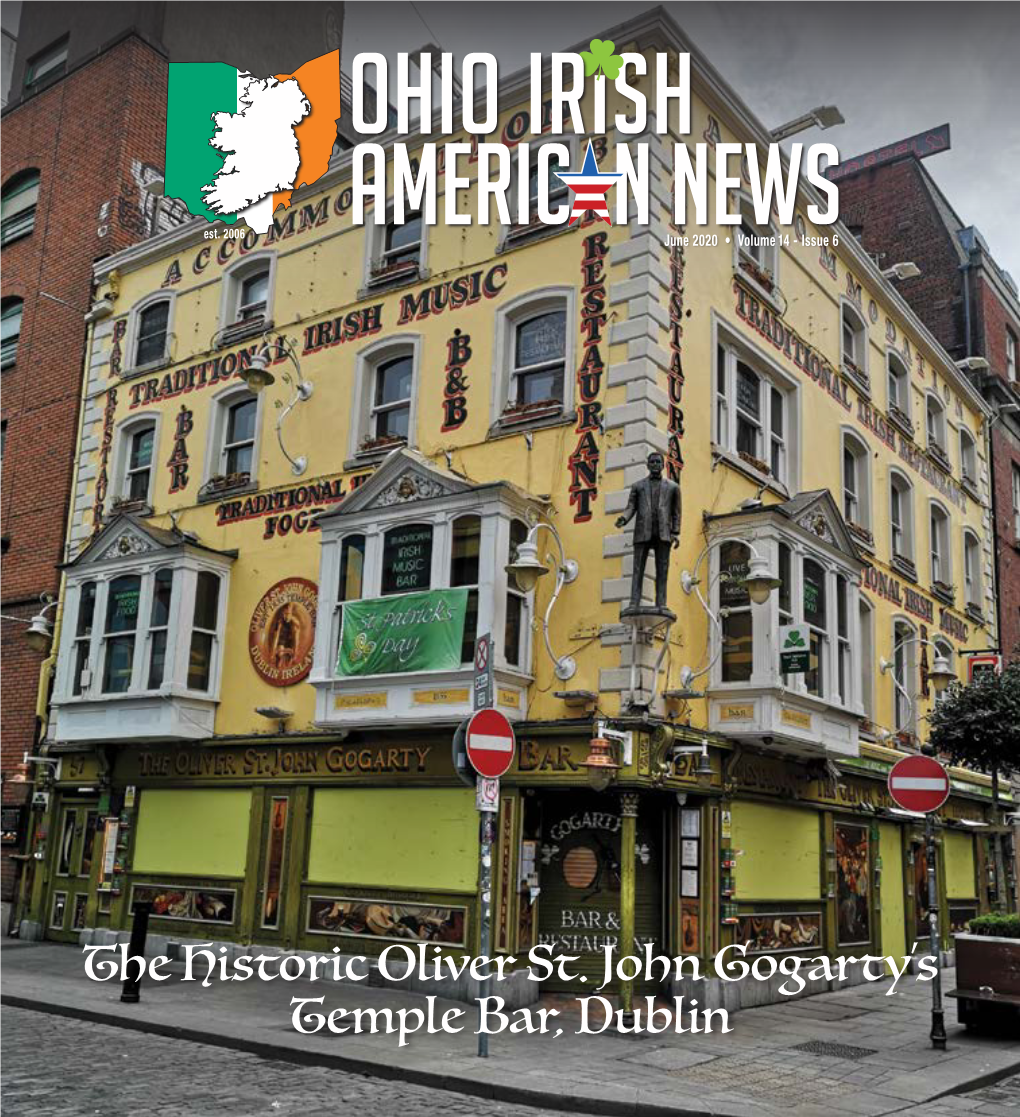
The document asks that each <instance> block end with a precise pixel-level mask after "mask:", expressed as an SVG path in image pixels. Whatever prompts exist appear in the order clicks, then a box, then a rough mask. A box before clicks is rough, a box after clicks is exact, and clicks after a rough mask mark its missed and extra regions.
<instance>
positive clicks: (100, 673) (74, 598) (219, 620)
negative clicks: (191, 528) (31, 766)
mask: <svg viewBox="0 0 1020 1117" xmlns="http://www.w3.org/2000/svg"><path fill="white" fill-rule="evenodd" d="M231 560H232V556H231V555H223V554H220V553H219V552H215V551H211V550H208V549H206V548H203V547H201V546H198V545H196V544H194V543H192V542H191V541H189V540H188V539H187V538H185V537H183V536H180V535H176V534H175V533H173V532H169V531H165V530H163V529H161V528H149V527H148V526H147V525H145V524H144V522H143V521H141V520H138V519H136V518H134V517H130V516H118V517H117V518H116V519H114V520H113V522H112V523H111V524H109V525H108V526H107V527H106V528H105V529H104V530H103V531H102V532H101V533H100V535H99V536H98V537H97V538H96V539H95V540H94V541H93V542H92V543H91V544H89V545H88V546H87V547H86V549H85V551H84V552H83V553H82V554H81V555H79V557H78V558H77V559H75V560H74V562H72V564H71V566H70V567H69V569H68V575H67V579H68V581H67V617H68V623H67V624H66V625H65V627H64V630H63V635H62V638H61V647H60V650H59V656H58V666H57V677H56V682H55V685H54V697H53V705H54V710H55V715H54V716H55V719H56V721H58V722H59V725H60V731H59V732H60V738H61V739H64V740H88V739H91V738H93V737H103V738H114V739H116V738H121V737H125V738H146V737H159V736H163V737H175V736H176V737H182V738H194V737H197V736H209V735H211V733H212V726H213V723H212V717H213V712H214V706H215V702H216V700H217V698H218V691H219V674H220V661H221V655H220V648H221V646H222V640H223V631H224V627H225V625H226V585H227V581H228V578H229V564H230V562H231ZM179 699H180V700H182V701H178V700H179ZM168 700H169V701H168ZM182 702H183V704H182ZM100 711H101V714H100Z"/></svg>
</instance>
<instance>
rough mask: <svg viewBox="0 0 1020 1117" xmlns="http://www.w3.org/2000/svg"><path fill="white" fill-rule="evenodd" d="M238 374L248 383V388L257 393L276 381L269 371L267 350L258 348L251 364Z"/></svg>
mask: <svg viewBox="0 0 1020 1117" xmlns="http://www.w3.org/2000/svg"><path fill="white" fill-rule="evenodd" d="M238 375H239V376H240V377H241V379H242V380H243V381H244V382H245V384H247V385H248V390H249V391H251V392H253V393H254V394H255V395H258V394H259V392H261V391H262V389H263V388H268V387H269V385H270V384H275V383H276V377H275V376H274V375H273V374H272V373H271V372H270V371H269V351H268V350H267V349H265V348H263V349H260V350H259V352H258V353H256V354H255V356H254V357H252V359H251V364H250V365H249V366H248V367H247V368H245V369H242V370H241V371H240V373H238Z"/></svg>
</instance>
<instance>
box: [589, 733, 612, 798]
mask: <svg viewBox="0 0 1020 1117" xmlns="http://www.w3.org/2000/svg"><path fill="white" fill-rule="evenodd" d="M584 766H585V768H586V769H587V770H588V786H589V787H590V788H591V789H592V791H605V790H606V788H607V787H608V786H609V785H610V784H611V783H612V782H613V779H614V778H615V776H616V773H617V772H618V771H619V770H620V764H619V763H618V762H617V759H616V752H615V750H614V748H613V742H612V741H610V740H609V739H608V738H607V737H602V736H598V737H592V739H591V745H590V746H589V749H588V755H587V756H586V757H585V758H584Z"/></svg>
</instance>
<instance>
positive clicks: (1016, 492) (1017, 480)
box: [1011, 462, 1020, 543]
mask: <svg viewBox="0 0 1020 1117" xmlns="http://www.w3.org/2000/svg"><path fill="white" fill-rule="evenodd" d="M1011 468H1012V474H1011V480H1012V489H1013V542H1014V543H1020V465H1017V464H1016V462H1013V463H1012V466H1011Z"/></svg>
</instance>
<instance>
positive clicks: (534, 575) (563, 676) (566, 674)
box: [506, 520, 579, 682]
mask: <svg viewBox="0 0 1020 1117" xmlns="http://www.w3.org/2000/svg"><path fill="white" fill-rule="evenodd" d="M542 528H544V529H545V530H546V531H548V532H549V533H550V534H551V535H552V537H553V539H555V540H556V546H557V547H558V548H559V552H560V561H559V562H558V563H555V559H554V558H553V556H552V555H547V556H546V560H545V562H544V563H543V562H542V561H541V560H540V559H539V557H538V544H537V543H536V542H535V540H536V538H537V536H538V532H539V530H541V529H542ZM550 563H555V570H556V587H555V589H554V590H553V594H552V597H551V598H550V599H549V604H548V606H547V607H546V610H545V616H544V617H543V619H542V635H543V637H544V638H545V650H546V651H547V652H548V653H549V658H550V659H551V660H552V661H553V664H554V665H555V666H554V670H555V672H556V678H557V679H560V680H562V681H563V682H566V681H567V679H572V678H573V677H574V673H575V672H576V671H577V664H576V663H575V662H574V659H573V657H572V656H569V655H564V656H558V655H557V654H556V653H555V652H554V651H553V650H552V645H551V644H550V643H549V617H550V615H551V614H552V611H553V606H554V605H555V604H556V599H557V598H558V597H559V594H560V590H561V589H563V586H564V585H565V584H568V583H570V582H573V581H574V580H575V579H576V578H577V574H578V570H579V567H578V565H577V563H576V562H575V561H574V560H573V559H568V558H567V556H566V552H565V551H564V550H563V542H562V540H561V539H560V536H559V532H557V530H556V529H555V528H554V527H553V526H552V524H550V523H546V522H545V521H544V520H542V521H540V522H539V523H537V524H535V526H534V527H533V528H532V529H531V530H530V531H529V532H528V534H527V537H526V538H525V539H524V541H523V542H522V543H520V544H519V545H518V547H517V557H516V558H515V559H514V561H513V562H511V563H508V564H507V567H506V572H507V573H508V574H509V575H510V576H511V577H512V578H513V579H514V581H515V582H516V583H517V585H518V587H519V588H520V589H521V590H522V591H523V592H524V593H530V592H531V591H532V590H533V589H534V588H535V586H536V585H538V580H539V578H541V577H542V576H543V575H545V574H548V573H549V570H550V565H549V564H550Z"/></svg>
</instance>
